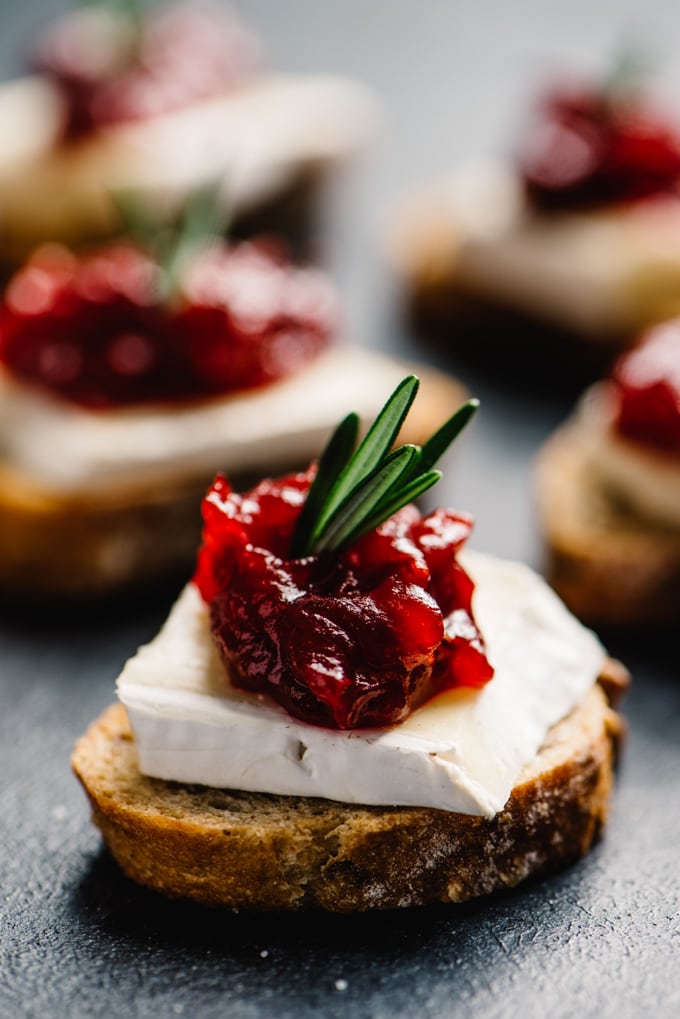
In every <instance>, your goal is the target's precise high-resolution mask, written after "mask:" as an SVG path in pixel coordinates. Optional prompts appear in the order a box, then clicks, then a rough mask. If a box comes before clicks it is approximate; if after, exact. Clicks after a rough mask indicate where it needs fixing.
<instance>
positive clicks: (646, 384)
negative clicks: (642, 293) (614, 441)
mask: <svg viewBox="0 0 680 1019" xmlns="http://www.w3.org/2000/svg"><path fill="white" fill-rule="evenodd" d="M612 383H613V386H614V390H615V393H616V396H617V405H618V409H617V415H616V420H615V427H616V429H617V431H618V432H619V434H620V435H622V436H624V437H625V438H627V439H632V440H633V441H635V442H640V443H643V444H644V445H645V446H648V447H651V448H652V449H655V450H657V451H660V452H662V453H669V454H671V455H673V456H677V457H680V319H675V320H674V321H671V322H664V323H663V324H661V325H658V326H655V327H654V328H653V329H650V330H649V332H648V333H647V334H646V336H645V337H644V338H643V340H642V341H641V343H640V345H639V346H638V347H635V348H634V349H633V350H631V351H630V352H629V353H627V354H625V355H624V356H623V357H622V358H620V359H619V361H618V362H617V364H616V365H615V367H614V371H613V374H612Z"/></svg>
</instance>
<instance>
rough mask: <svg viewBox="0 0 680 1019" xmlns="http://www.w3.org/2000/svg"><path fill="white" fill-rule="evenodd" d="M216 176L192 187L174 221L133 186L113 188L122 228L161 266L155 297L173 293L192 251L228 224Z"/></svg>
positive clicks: (223, 229)
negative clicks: (129, 187) (193, 188)
mask: <svg viewBox="0 0 680 1019" xmlns="http://www.w3.org/2000/svg"><path fill="white" fill-rule="evenodd" d="M220 184H221V182H220V181H219V180H214V181H210V182H208V183H206V184H204V185H203V186H202V187H198V188H196V189H195V190H194V191H192V192H191V193H190V194H189V195H188V197H187V199H186V201H185V202H184V203H183V204H182V206H181V208H180V209H179V211H178V213H177V215H176V217H175V219H174V221H173V222H169V221H168V219H167V217H164V216H163V214H162V213H161V212H160V211H159V210H158V209H154V208H152V207H151V206H150V205H149V204H148V202H147V201H146V200H145V197H144V195H143V193H141V192H139V191H135V190H120V191H116V192H113V194H112V198H113V201H114V203H115V205H116V209H117V212H118V215H119V217H120V220H121V223H122V224H123V229H124V232H125V233H126V234H127V235H128V236H130V237H133V238H134V239H135V240H136V241H138V243H139V244H141V245H142V246H143V247H144V248H146V249H147V250H148V251H150V252H151V254H152V255H153V256H154V258H155V259H156V261H157V263H158V265H159V266H160V268H161V270H162V276H161V283H160V286H159V293H158V300H159V302H161V303H162V302H164V301H167V300H169V299H170V298H171V297H172V295H173V294H174V293H175V291H176V289H177V285H178V281H179V277H180V274H181V271H182V266H183V264H184V263H185V261H186V260H187V259H188V257H189V256H190V255H191V252H192V251H193V250H194V249H195V248H198V247H202V246H204V245H207V244H210V243H212V242H214V241H215V240H216V239H217V238H218V237H220V236H222V234H223V233H224V231H225V230H226V228H227V225H228V214H227V213H226V211H225V208H224V203H222V202H220V198H219V192H220Z"/></svg>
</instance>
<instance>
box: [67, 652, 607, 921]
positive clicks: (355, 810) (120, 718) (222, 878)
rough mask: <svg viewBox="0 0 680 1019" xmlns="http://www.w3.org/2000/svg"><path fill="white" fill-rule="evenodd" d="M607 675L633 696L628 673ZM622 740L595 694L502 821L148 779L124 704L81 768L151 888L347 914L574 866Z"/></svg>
mask: <svg viewBox="0 0 680 1019" xmlns="http://www.w3.org/2000/svg"><path fill="white" fill-rule="evenodd" d="M608 673H609V682H610V687H611V688H616V689H620V687H621V683H622V681H623V680H625V675H624V674H625V670H622V667H621V666H618V672H617V669H616V668H611V669H609V670H608ZM621 732H622V721H621V718H620V717H619V715H617V714H616V712H615V711H614V710H613V709H612V708H611V707H610V706H609V703H608V701H607V698H606V697H605V695H604V692H603V688H602V687H600V686H595V687H593V689H592V690H591V692H590V693H589V694H588V696H587V697H586V698H585V700H584V701H583V702H582V703H581V704H580V705H579V706H578V707H577V708H576V709H575V710H574V711H573V712H572V713H571V714H570V715H569V716H568V717H567V718H566V719H564V720H563V721H562V722H560V723H559V724H558V725H556V726H554V727H553V729H551V731H550V733H549V734H548V738H547V740H546V742H545V744H544V745H543V747H542V749H541V751H540V752H539V754H538V755H537V757H536V758H535V759H534V761H533V762H531V764H530V765H529V766H528V767H526V768H525V769H524V771H523V772H522V774H521V776H520V779H519V781H518V783H517V785H516V787H515V789H514V790H513V792H512V795H511V797H510V799H509V801H508V803H507V804H506V806H505V808H504V810H503V811H502V812H501V813H500V814H498V815H497V816H496V817H495V818H494V819H493V820H491V821H489V820H486V819H485V818H481V817H473V816H469V815H463V814H454V813H447V812H446V811H441V810H433V809H430V808H412V807H361V806H356V805H349V804H343V803H337V802H334V801H329V800H321V799H307V798H303V797H284V796H274V795H267V794H263V793H246V792H238V791H232V790H217V789H209V788H206V787H199V786H186V785H181V784H178V783H174V782H165V781H162V780H160V779H152V778H147V777H145V776H143V775H141V774H140V772H139V769H138V766H137V755H136V750H135V746H134V740H133V737H132V734H131V731H130V728H129V725H128V721H127V715H126V713H125V709H124V708H123V707H122V705H119V704H116V705H112V706H111V707H109V708H108V709H107V710H106V711H105V712H104V714H103V715H102V716H101V717H100V718H99V719H98V720H97V721H96V722H94V723H93V724H92V725H91V726H90V728H89V729H88V731H87V733H86V734H85V735H84V736H83V737H82V738H81V739H80V740H79V741H78V743H77V744H76V747H75V750H74V753H73V758H72V764H73V768H74V771H75V773H76V775H77V776H78V778H79V779H80V781H81V782H82V784H83V786H84V788H85V791H86V793H87V795H88V797H89V800H90V803H91V807H92V816H93V821H94V823H95V824H96V825H97V827H99V828H100V829H101V832H102V835H103V837H104V841H105V843H106V845H107V846H108V848H109V850H110V851H111V853H112V855H113V856H114V858H115V859H116V860H117V862H118V863H119V865H120V866H121V868H122V869H123V871H124V872H125V873H126V874H127V875H128V876H129V877H130V878H132V879H133V880H135V881H137V882H139V883H140V884H143V885H147V886H148V887H150V888H153V889H156V890H157V891H160V892H163V893H164V894H166V895H169V896H171V897H177V898H182V899H193V900H195V901H197V902H201V903H204V904H207V905H210V906H222V907H226V908H229V909H235V910H238V909H250V910H281V909H286V910H300V909H309V908H313V907H321V908H323V909H326V910H329V911H332V912H339V913H346V912H352V911H360V910H369V909H392V908H396V907H401V906H412V905H424V904H427V903H435V902H461V901H464V900H466V899H470V898H473V897H476V896H480V895H486V894H488V893H490V892H493V891H496V890H499V889H503V888H510V887H512V886H514V885H516V884H518V883H519V882H520V881H522V880H524V879H526V878H528V877H532V876H539V875H542V874H546V873H549V872H551V871H554V870H557V869H558V868H560V867H564V866H566V865H568V864H570V863H572V862H573V861H575V860H576V859H578V858H579V857H580V856H582V855H583V854H584V853H585V852H587V850H588V849H589V848H590V846H591V845H592V843H593V842H594V840H595V839H596V838H597V837H598V836H599V834H600V832H601V830H602V827H603V825H604V823H605V820H606V816H607V809H608V799H609V795H610V791H611V787H612V776H613V765H614V761H615V757H616V748H617V746H618V741H619V738H620V736H621Z"/></svg>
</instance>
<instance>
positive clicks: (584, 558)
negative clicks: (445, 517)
mask: <svg viewBox="0 0 680 1019" xmlns="http://www.w3.org/2000/svg"><path fill="white" fill-rule="evenodd" d="M536 493H537V504H538V513H539V518H540V521H541V525H542V528H543V531H544V535H545V541H546V547H547V554H548V562H547V564H546V572H547V575H548V579H549V581H550V583H551V584H552V586H553V587H554V588H555V590H556V591H557V593H558V594H559V595H560V597H561V598H562V600H563V601H564V602H565V603H566V604H567V605H568V606H569V608H570V609H571V610H572V612H573V613H574V614H575V615H577V616H578V617H579V618H581V619H584V620H587V621H588V622H589V623H592V624H594V625H615V626H620V625H626V626H628V625H640V626H663V625H668V624H670V623H674V622H677V620H678V615H679V612H678V606H680V530H677V529H673V528H664V527H662V526H657V525H656V524H654V523H650V522H648V521H646V520H644V519H643V518H641V517H640V516H638V515H637V514H635V513H633V512H631V510H629V509H628V508H627V507H625V506H623V505H621V504H620V503H618V502H615V501H614V500H613V499H612V498H611V497H610V496H609V495H608V493H607V492H606V491H605V490H604V489H603V488H602V486H601V485H600V484H599V483H598V479H597V478H596V477H595V476H594V475H593V473H592V471H590V470H589V469H588V468H587V465H586V457H585V455H584V451H583V446H582V442H581V430H580V427H579V423H578V422H576V421H571V422H569V423H568V424H567V425H565V426H564V427H562V428H561V429H558V431H557V432H555V434H554V435H553V436H552V438H551V439H549V440H548V442H547V443H546V444H545V445H544V447H543V449H542V451H541V453H540V455H539V458H538V461H537V470H536Z"/></svg>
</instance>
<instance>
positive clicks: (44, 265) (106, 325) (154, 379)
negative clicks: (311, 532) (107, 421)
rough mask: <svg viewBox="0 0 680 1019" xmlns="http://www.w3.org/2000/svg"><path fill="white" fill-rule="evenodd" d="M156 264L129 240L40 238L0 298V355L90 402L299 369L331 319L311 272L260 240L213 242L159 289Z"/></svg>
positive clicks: (209, 388) (126, 400)
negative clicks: (78, 249)
mask: <svg viewBox="0 0 680 1019" xmlns="http://www.w3.org/2000/svg"><path fill="white" fill-rule="evenodd" d="M164 282H165V277H164V270H162V269H161V267H160V266H159V265H158V264H157V263H156V262H154V261H153V260H152V259H151V257H150V256H149V255H147V254H145V253H144V252H142V251H141V250H139V249H137V248H136V247H133V246H132V245H131V244H122V243H120V244H116V245H113V246H111V247H108V248H106V249H104V250H102V251H100V252H98V253H95V254H91V255H88V256H85V257H83V258H77V257H76V256H74V255H72V254H70V253H68V252H67V251H65V250H64V249H62V248H56V247H53V246H52V247H47V248H44V249H41V250H40V251H38V252H37V253H36V254H35V256H34V257H33V258H32V259H31V260H30V261H29V262H28V263H27V264H26V265H25V266H24V267H23V268H22V269H21V270H20V271H19V273H18V274H17V275H16V276H15V277H14V278H13V279H12V281H11V282H10V284H9V287H8V289H7V292H6V294H5V299H4V302H3V305H2V307H0V364H3V365H4V367H5V369H6V370H7V371H8V372H9V373H10V374H11V375H13V376H14V377H15V378H16V379H18V380H20V381H21V382H24V383H28V384H30V385H34V386H37V387H40V388H42V389H46V390H49V391H51V392H52V393H54V394H55V395H57V396H59V397H61V398H62V399H65V400H68V401H71V402H73V403H75V404H78V405H80V406H82V407H85V408H88V409H90V410H97V409H107V408H115V407H123V406H129V405H144V404H154V403H155V404H158V403H165V402H173V403H174V402H178V401H187V400H196V399H201V398H205V397H209V396H216V395H221V394H227V393H231V392H235V391H239V390H243V389H246V388H250V387H254V386H262V385H265V384H267V383H269V382H273V381H275V380H276V379H280V378H283V377H285V376H287V375H290V374H292V373H294V372H296V371H297V370H299V369H300V368H301V367H302V366H303V365H305V364H306V363H307V362H308V361H310V360H311V359H312V358H313V357H314V356H315V355H316V354H317V353H318V352H319V351H320V350H321V349H322V348H323V347H325V346H326V345H327V344H328V342H329V341H330V339H331V337H332V334H333V332H334V331H335V328H336V318H337V314H336V312H337V308H336V300H335V294H334V291H333V289H332V287H331V285H330V282H329V281H328V279H327V277H326V276H325V275H323V274H322V273H320V272H318V271H316V270H312V269H307V268H301V267H295V266H292V265H291V264H290V263H289V262H288V261H287V260H286V258H285V257H284V255H283V253H282V252H281V251H280V250H278V249H276V248H274V247H272V246H265V245H264V244H255V243H243V244H240V245H237V246H234V247H228V246H227V245H226V244H216V245H211V246H209V247H206V248H205V249H203V250H202V251H200V252H199V253H197V254H196V255H195V256H194V257H193V258H192V259H191V260H190V262H189V263H188V264H187V265H186V267H185V270H184V271H183V272H182V273H181V275H180V278H179V280H178V282H177V285H176V287H175V288H174V291H173V293H172V294H171V295H170V297H169V298H168V297H165V298H164V297H163V296H162V295H163V284H164Z"/></svg>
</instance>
